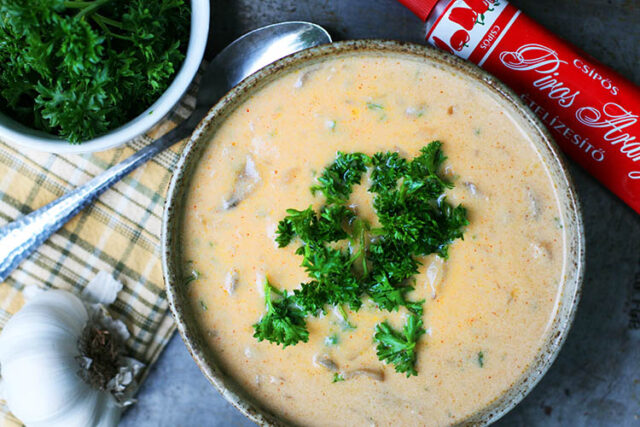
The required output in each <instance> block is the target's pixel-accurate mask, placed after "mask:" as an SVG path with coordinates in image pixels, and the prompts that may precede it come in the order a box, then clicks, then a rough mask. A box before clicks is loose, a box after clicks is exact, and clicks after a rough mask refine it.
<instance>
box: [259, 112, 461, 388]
mask: <svg viewBox="0 0 640 427" xmlns="http://www.w3.org/2000/svg"><path fill="white" fill-rule="evenodd" d="M370 108H371V107H370ZM373 109H378V108H377V107H375V106H374V107H373ZM445 159H446V157H445V156H444V154H443V153H442V145H441V143H440V142H438V141H434V142H432V143H430V144H429V145H428V146H426V147H423V148H422V150H421V151H420V155H418V156H417V157H415V158H414V159H412V160H410V161H408V160H406V159H404V158H402V157H400V155H399V154H398V153H392V152H384V153H376V154H374V155H373V156H371V157H369V156H367V155H365V154H362V153H342V152H339V153H338V154H337V157H336V159H335V161H334V162H333V163H332V164H331V165H329V166H328V167H326V168H325V169H324V171H323V172H322V174H321V175H320V176H319V177H318V178H317V181H318V184H317V185H314V186H313V187H312V188H311V190H312V192H314V193H316V192H320V193H322V194H323V195H324V197H325V204H324V205H323V206H322V208H321V209H319V211H316V210H314V209H313V207H311V206H310V207H308V208H307V209H305V210H301V211H300V210H296V209H288V210H287V211H286V212H287V215H286V216H285V217H284V218H283V219H282V220H281V221H280V222H279V224H278V228H277V232H276V234H277V236H276V242H277V243H278V246H280V247H285V246H288V245H289V244H292V243H293V242H296V243H297V244H299V246H298V248H297V250H296V254H297V255H299V256H301V257H302V262H301V265H302V267H304V269H305V270H306V272H307V274H308V275H309V279H310V280H309V281H307V282H305V283H301V284H300V286H299V288H298V289H295V290H294V291H293V294H292V295H287V294H286V293H283V294H280V296H281V299H279V300H278V301H275V302H274V301H272V299H271V297H270V296H269V295H270V294H269V293H268V292H265V294H267V297H266V303H267V314H266V315H265V316H264V317H263V319H262V320H261V321H260V322H259V323H258V324H256V325H254V326H255V328H256V335H255V336H256V338H258V339H268V340H269V341H272V342H276V343H283V344H284V343H286V345H293V344H295V343H297V342H298V341H306V340H307V338H308V333H307V330H306V328H305V322H304V317H305V316H318V315H320V314H321V313H326V312H327V308H328V307H335V309H336V310H337V312H338V313H339V315H340V317H341V318H342V321H343V322H344V323H345V324H346V325H348V327H350V328H354V327H355V326H353V325H352V324H351V323H350V322H349V320H348V318H347V314H346V312H345V307H347V306H348V307H349V308H350V309H351V310H353V311H357V310H359V309H360V308H361V306H362V302H363V298H364V297H365V296H367V295H368V296H369V298H371V301H373V303H374V304H375V307H376V308H379V309H383V310H387V311H397V310H399V309H400V308H401V307H405V308H406V310H407V311H408V313H409V317H408V321H407V324H406V325H405V328H404V331H403V332H402V333H401V332H397V331H394V330H393V329H392V328H391V327H390V326H389V324H388V323H386V321H385V322H383V323H381V324H379V325H378V326H377V327H376V333H375V335H374V341H375V342H376V343H377V346H378V357H379V358H380V360H383V361H385V362H387V363H392V364H394V365H395V368H396V370H397V371H398V372H402V373H406V374H407V376H410V375H416V370H415V366H414V365H415V360H416V350H415V346H416V342H417V340H418V339H419V338H420V336H421V335H422V334H424V332H425V330H424V328H423V326H422V319H421V317H422V314H423V305H424V300H420V301H413V300H411V299H410V298H409V294H410V292H411V291H413V289H414V288H413V286H412V284H411V282H412V279H413V277H414V276H415V275H416V274H417V273H418V268H419V267H420V265H421V258H422V257H424V256H426V255H429V254H434V253H435V254H438V255H439V256H440V257H442V258H444V259H446V258H447V257H448V249H449V245H450V244H451V243H452V242H453V241H454V240H455V239H458V238H462V235H463V229H464V227H465V226H466V225H467V224H468V221H467V218H466V210H465V208H464V207H462V206H453V205H451V204H449V203H448V202H447V200H446V197H445V191H446V190H447V189H449V188H451V187H453V184H451V183H450V182H448V181H446V180H445V179H444V178H443V177H442V176H441V175H439V169H440V168H441V166H442V163H443V162H444V161H445ZM367 170H369V172H370V185H369V188H368V190H369V192H371V193H372V194H373V207H374V209H375V211H376V214H377V216H378V221H379V223H380V226H378V227H375V228H372V227H371V225H370V224H369V223H368V221H366V219H364V218H360V217H358V216H357V215H356V213H355V212H354V211H352V210H351V209H350V208H349V207H348V204H349V198H350V196H351V193H352V191H353V186H354V185H358V184H360V183H361V180H362V176H363V175H364V173H365V172H366V171H367ZM341 242H344V243H348V244H346V245H344V244H340V243H341ZM267 286H268V288H269V289H272V288H271V287H270V286H269V285H267ZM276 321H277V322H276ZM276 325H277V326H276ZM287 334H288V335H287ZM283 337H284V338H283ZM286 345H285V346H286Z"/></svg>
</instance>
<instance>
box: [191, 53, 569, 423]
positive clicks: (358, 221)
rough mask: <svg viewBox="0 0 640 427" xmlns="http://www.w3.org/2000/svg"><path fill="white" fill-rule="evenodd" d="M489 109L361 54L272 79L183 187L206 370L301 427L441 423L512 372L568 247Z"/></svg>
mask: <svg viewBox="0 0 640 427" xmlns="http://www.w3.org/2000/svg"><path fill="white" fill-rule="evenodd" d="M518 120H521V119H517V118H515V117H511V115H510V114H509V113H508V112H507V111H506V110H505V108H504V106H503V103H502V101H501V100H499V99H496V97H495V96H494V95H493V94H491V93H490V92H489V91H488V90H487V89H486V88H484V87H483V86H480V85H479V84H478V83H476V82H474V81H472V80H470V79H468V78H466V77H464V76H461V75H457V74H454V73H452V72H450V71H446V70H443V69H440V68H438V67H437V66H435V65H432V64H430V63H427V62H424V61H423V60H420V59H417V58H416V59H407V58H404V57H402V58H400V57H394V56H393V55H388V56H381V55H377V54H373V53H371V54H367V53H361V54H357V55H349V56H344V55H343V56H341V57H338V58H333V59H327V60H324V61H322V62H319V63H315V64H313V65H309V66H307V67H305V68H302V69H298V70H295V71H292V72H290V73H288V74H286V75H284V76H283V77H281V78H279V79H277V80H275V81H272V82H270V83H268V84H266V86H264V87H263V88H262V89H260V90H259V91H257V92H256V94H255V95H254V96H253V97H251V98H249V99H248V100H247V101H246V102H244V103H243V104H242V105H241V106H240V107H238V108H237V109H236V110H235V111H233V112H232V113H231V114H230V116H229V117H227V118H226V119H225V121H224V123H223V124H222V125H221V126H220V128H219V129H218V130H217V131H216V133H215V135H213V137H212V139H211V141H210V143H209V145H208V146H207V147H206V148H205V150H204V154H203V157H202V159H201V161H200V163H199V165H198V167H197V170H196V172H195V174H194V175H193V178H192V180H191V183H190V186H189V191H188V195H187V204H186V206H187V209H186V212H185V219H184V225H183V231H184V232H183V247H184V251H185V253H184V260H185V262H186V263H187V264H188V265H187V270H188V271H191V272H192V276H191V277H189V278H188V279H187V280H186V281H185V282H186V283H185V286H188V291H187V292H188V295H189V298H190V300H191V302H192V306H193V308H194V310H196V312H197V313H198V317H199V322H200V325H201V327H202V329H203V330H204V331H206V332H207V333H206V336H207V337H208V338H207V339H208V340H209V344H210V346H211V347H212V348H213V349H214V350H215V354H216V355H217V357H218V363H219V365H220V367H221V368H222V369H223V370H224V371H225V372H226V373H227V374H228V375H230V376H231V377H232V378H234V379H235V380H236V381H237V382H238V383H239V385H240V386H241V387H242V388H244V389H245V390H246V391H247V392H248V393H250V394H251V395H252V396H253V397H254V398H255V399H256V400H257V401H259V402H260V403H261V405H262V406H264V407H265V408H267V409H268V410H270V411H271V412H273V413H275V414H277V415H278V416H280V417H281V418H282V419H283V420H286V421H288V422H291V423H293V424H298V425H318V426H320V425H322V426H325V425H335V426H344V425H363V426H397V425H416V426H418V425H419V426H423V425H428V426H442V425H450V424H456V423H458V422H462V421H464V420H465V419H466V418H468V417H470V416H472V415H473V414H474V413H477V412H478V411H480V410H482V409H483V408H485V407H487V406H489V405H490V404H491V403H492V402H495V401H496V400H497V399H499V398H500V397H501V396H502V395H503V394H504V393H505V392H506V391H507V390H508V389H509V387H510V386H511V385H513V384H514V383H516V382H518V381H520V380H521V379H522V377H523V375H526V373H527V369H528V367H529V366H530V365H531V364H532V363H533V362H534V360H535V358H536V356H537V355H538V353H539V351H540V348H541V346H542V344H543V343H544V342H545V340H546V339H547V338H548V336H547V335H548V332H549V329H550V325H551V322H552V321H553V319H554V316H555V314H556V310H557V304H558V298H559V295H560V293H561V292H562V285H563V268H564V265H565V263H566V262H567V260H566V253H565V250H564V247H565V234H564V229H563V224H562V220H561V219H560V218H562V215H561V212H560V207H559V201H558V196H557V194H556V189H555V186H554V183H553V181H552V179H551V178H550V176H549V173H548V171H547V169H546V167H545V165H544V163H543V162H542V160H541V158H540V155H539V153H538V152H537V151H536V148H535V143H534V141H532V140H531V139H530V138H531V137H529V136H528V134H527V133H526V132H525V131H524V130H523V128H522V127H521V125H520V122H519V121H518Z"/></svg>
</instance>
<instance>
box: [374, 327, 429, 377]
mask: <svg viewBox="0 0 640 427" xmlns="http://www.w3.org/2000/svg"><path fill="white" fill-rule="evenodd" d="M424 333H425V329H424V328H423V327H422V319H421V318H420V317H418V316H416V315H411V316H409V318H408V319H407V323H406V324H405V325H404V329H403V331H402V333H401V332H398V331H396V330H394V329H393V328H392V327H391V326H390V325H389V324H388V323H387V322H386V321H385V322H382V323H380V324H379V325H377V326H376V334H375V335H374V339H375V340H376V341H377V343H378V347H377V355H378V358H379V359H380V360H383V361H385V362H387V363H392V364H393V365H395V369H396V372H401V373H406V375H407V377H410V376H411V375H418V372H417V371H416V369H415V363H416V357H417V354H416V344H417V342H418V339H419V338H420V337H421V336H422V335H423V334H424Z"/></svg>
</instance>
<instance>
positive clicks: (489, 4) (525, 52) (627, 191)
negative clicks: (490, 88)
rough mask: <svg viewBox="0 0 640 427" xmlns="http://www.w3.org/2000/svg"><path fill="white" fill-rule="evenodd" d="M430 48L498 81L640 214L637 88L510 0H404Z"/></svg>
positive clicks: (639, 95) (639, 104) (639, 90)
mask: <svg viewBox="0 0 640 427" xmlns="http://www.w3.org/2000/svg"><path fill="white" fill-rule="evenodd" d="M399 1H400V2H401V3H403V4H404V5H405V6H407V7H408V8H409V9H411V10H412V11H413V12H414V13H415V14H416V15H418V16H419V17H420V18H421V19H422V20H424V21H426V22H427V41H428V42H429V43H431V44H433V45H434V46H436V47H438V48H440V49H443V50H446V51H448V52H450V53H453V54H455V55H457V56H459V57H461V58H464V59H468V60H469V61H471V62H473V63H475V64H477V65H479V66H480V67H482V68H484V69H486V70H487V71H489V72H490V73H492V74H494V75H495V76H497V77H498V78H500V79H501V80H502V81H504V82H505V83H506V84H507V85H508V86H510V87H511V88H512V89H513V90H515V91H516V93H518V95H520V96H521V98H522V99H523V100H524V102H525V103H526V104H527V105H528V106H529V107H530V108H531V110H533V112H534V113H535V114H536V115H538V117H540V119H541V120H542V121H543V122H544V123H545V124H546V126H547V127H548V129H549V130H550V131H551V132H552V134H553V135H554V137H555V139H556V142H557V143H558V145H559V146H560V148H562V150H563V151H564V152H565V153H566V154H567V155H568V156H569V157H571V158H572V159H573V160H575V161H576V162H577V163H578V164H580V165H581V166H582V167H584V168H585V169H586V170H587V171H588V172H589V173H591V174H592V175H593V176H595V177H596V178H597V179H599V180H600V182H602V183H603V184H604V185H605V186H607V187H608V188H609V189H610V190H611V191H613V192H614V193H615V194H617V195H618V196H619V197H620V198H621V199H622V200H624V201H625V202H626V203H627V204H628V205H629V206H631V208H632V209H634V210H635V211H636V212H638V213H640V123H638V114H639V113H640V88H638V87H637V86H635V85H634V84H633V83H631V82H629V81H628V80H625V78H624V77H622V76H620V75H619V74H617V73H616V72H615V71H613V70H611V69H610V68H608V67H606V66H604V65H602V64H600V63H599V62H597V61H595V60H594V59H593V58H590V57H588V56H586V55H585V54H584V53H582V52H580V51H579V50H578V49H577V48H575V47H573V46H571V45H570V44H568V43H567V42H565V41H563V40H561V39H559V38H558V37H556V36H555V35H553V34H552V33H550V32H549V31H547V30H546V29H544V28H543V27H541V26H540V25H538V24H536V23H535V22H534V21H532V20H531V19H530V18H528V17H527V16H525V15H524V14H522V13H521V12H520V11H519V10H518V9H516V8H515V7H514V6H512V5H511V4H509V3H508V2H506V1H505V0H439V1H438V0H435V1H434V0H399Z"/></svg>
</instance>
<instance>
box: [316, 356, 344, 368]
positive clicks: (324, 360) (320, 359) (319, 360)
mask: <svg viewBox="0 0 640 427" xmlns="http://www.w3.org/2000/svg"><path fill="white" fill-rule="evenodd" d="M313 364H314V365H316V366H321V367H323V368H325V369H328V370H330V371H333V372H337V371H338V365H336V363H335V362H334V361H333V360H331V359H330V358H329V356H327V355H326V354H316V355H315V356H313Z"/></svg>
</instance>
